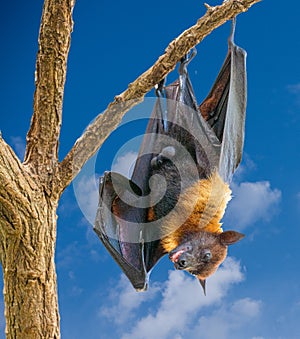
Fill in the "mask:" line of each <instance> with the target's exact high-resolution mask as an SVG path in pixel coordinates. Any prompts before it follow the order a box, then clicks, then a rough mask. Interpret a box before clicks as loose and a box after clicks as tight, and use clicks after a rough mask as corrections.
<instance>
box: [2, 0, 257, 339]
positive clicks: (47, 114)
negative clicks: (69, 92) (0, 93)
mask: <svg viewBox="0 0 300 339" xmlns="http://www.w3.org/2000/svg"><path fill="white" fill-rule="evenodd" d="M258 1H260V0H241V1H237V0H229V1H224V3H223V4H222V5H220V6H216V7H213V8H212V7H209V6H207V13H206V14H205V15H204V16H203V17H202V18H201V19H199V20H198V22H197V23H196V25H194V26H193V27H191V28H190V29H188V30H186V31H185V32H183V33H182V34H181V36H179V37H178V38H177V39H175V40H174V41H173V42H171V43H170V45H169V46H168V47H167V49H166V51H165V54H164V55H162V56H161V57H160V58H159V59H158V60H157V62H156V63H155V64H154V65H153V67H151V68H150V69H149V70H148V71H146V72H145V73H144V74H142V75H141V76H140V77H139V78H138V79H137V80H136V81H134V82H133V83H132V84H130V85H129V87H128V89H127V90H126V91H125V92H123V93H122V94H120V95H119V96H117V97H116V98H115V101H114V102H113V103H111V104H110V105H109V106H108V108H107V110H106V111H105V112H104V113H103V114H102V115H99V116H98V117H97V118H96V119H95V121H94V123H93V124H91V125H90V126H89V127H88V128H87V129H86V132H85V133H84V134H83V135H82V137H81V138H79V139H78V140H77V141H76V143H75V145H74V146H73V148H72V149H71V150H70V152H69V153H68V155H67V156H66V158H65V159H64V160H63V161H62V162H61V163H59V162H58V157H57V153H58V142H59V134H60V127H61V121H62V103H63V93H64V83H65V79H66V65H67V57H68V52H69V47H70V36H71V32H72V28H73V22H72V10H73V6H74V0H45V2H44V9H43V15H42V21H41V28H40V34H39V51H38V55H37V62H36V90H35V95H34V112H33V116H32V120H31V125H30V129H29V132H28V135H27V146H26V154H25V160H24V163H21V162H20V160H19V159H18V158H17V156H16V155H15V153H14V152H13V150H12V149H11V148H10V147H9V146H8V145H7V144H6V143H5V141H4V140H3V139H2V137H1V135H0V259H1V263H2V266H3V276H4V302H5V317H6V322H7V325H6V335H7V338H20V339H26V338H30V339H32V338H43V339H44V338H59V337H60V329H59V311H58V300H57V285H56V273H55V263H54V251H55V243H56V219H57V216H56V209H57V205H58V201H59V197H60V195H61V193H62V192H63V190H64V189H65V188H66V186H67V185H68V184H69V183H70V182H71V181H72V179H73V178H74V176H75V175H76V174H77V173H78V172H79V170H80V169H81V167H82V166H83V165H84V163H85V162H86V161H87V160H88V159H89V158H90V157H91V156H92V155H93V154H94V152H95V151H96V150H97V149H98V148H99V147H100V146H101V144H102V143H103V141H104V140H105V139H106V138H107V136H108V135H109V134H110V132H111V131H112V130H113V129H114V128H116V127H117V125H118V124H119V122H120V120H121V119H122V117H123V115H124V114H125V112H126V111H128V110H129V109H130V108H131V107H132V106H133V105H135V104H137V103H138V102H140V101H141V100H142V99H143V96H144V95H145V94H146V93H147V92H148V91H149V90H151V88H152V87H153V86H154V85H155V84H156V83H158V82H159V81H160V80H162V79H163V78H164V77H165V76H166V75H167V74H168V73H169V72H170V71H172V70H173V69H174V67H175V66H176V63H177V62H178V61H179V60H180V58H181V57H182V56H183V55H184V54H186V53H187V52H188V51H189V50H190V48H192V47H193V46H195V45H196V44H198V43H199V42H200V41H201V40H202V39H203V38H204V37H205V36H206V35H208V34H209V33H210V32H211V31H212V30H213V29H215V28H216V27H218V26H220V25H222V24H223V23H224V22H225V21H226V20H228V19H230V18H232V17H233V16H235V15H237V14H238V13H240V12H243V11H246V10H247V9H248V8H249V7H250V6H251V5H253V4H254V3H256V2H258Z"/></svg>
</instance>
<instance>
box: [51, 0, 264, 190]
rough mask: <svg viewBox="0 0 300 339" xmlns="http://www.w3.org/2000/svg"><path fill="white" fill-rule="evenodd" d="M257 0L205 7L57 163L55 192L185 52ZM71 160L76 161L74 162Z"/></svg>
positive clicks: (236, 1) (232, 0)
mask: <svg viewBox="0 0 300 339" xmlns="http://www.w3.org/2000/svg"><path fill="white" fill-rule="evenodd" d="M259 1H260V0H240V1H238V0H226V1H224V2H223V4H222V5H220V6H216V7H210V6H209V5H207V4H206V5H205V6H206V8H207V12H206V14H205V15H204V16H203V17H202V18H200V19H199V20H198V21H197V23H196V24H195V25H194V26H192V27H190V28H189V29H187V30H186V31H184V32H183V33H182V34H181V35H180V36H179V37H177V38H176V39H174V40H173V41H172V42H171V43H170V44H169V46H168V47H167V48H166V50H165V53H164V54H163V55H162V56H160V57H159V58H158V60H157V61H156V62H155V64H154V65H153V66H152V67H151V68H149V69H148V70H147V71H146V72H144V73H143V74H142V75H140V76H139V77H138V78H137V79H136V80H135V81H134V82H133V83H131V84H129V86H128V89H127V90H126V91H124V92H123V93H121V94H120V95H118V96H116V97H115V100H114V101H113V102H112V103H110V104H109V106H108V107H107V109H106V110H105V111H104V113H103V114H101V115H99V116H98V117H97V118H96V119H95V121H94V122H93V123H92V124H91V125H89V126H88V128H87V129H86V131H85V132H84V133H83V135H82V136H81V137H80V138H79V139H78V140H77V141H76V143H75V144H74V146H73V148H72V149H71V150H70V152H69V153H68V154H67V156H66V157H65V159H64V160H63V161H62V162H61V163H60V166H59V173H58V183H57V185H58V186H59V190H60V191H62V190H64V189H65V187H66V186H67V185H69V184H70V182H71V181H72V180H73V178H74V177H75V176H76V175H77V173H78V172H79V171H80V169H81V168H82V166H83V165H84V164H85V162H86V161H87V160H88V159H89V158H90V157H91V156H92V155H93V154H94V153H95V152H96V151H97V150H98V149H99V147H100V146H101V145H102V144H103V142H104V141H105V139H106V138H107V137H108V135H109V134H110V133H111V132H112V131H113V130H114V129H115V128H116V127H117V126H118V124H119V123H120V121H121V119H122V117H123V116H124V115H125V113H126V112H127V111H128V110H129V109H130V108H131V107H133V106H134V105H136V104H137V103H139V102H141V101H142V100H143V97H144V96H145V94H146V93H147V92H149V91H150V90H151V89H152V88H153V86H155V84H157V83H159V82H160V81H161V80H162V79H163V78H164V77H165V76H166V75H167V74H168V73H170V72H171V71H172V70H173V69H174V68H175V67H176V64H177V62H178V61H179V60H180V59H181V58H182V57H183V56H184V55H185V54H186V53H188V51H189V50H190V49H191V48H193V47H194V46H196V45H197V44H198V43H199V42H201V41H202V40H203V38H204V37H206V36H207V35H209V34H210V33H211V32H212V31H213V30H214V29H216V28H217V27H219V26H221V25H222V24H224V23H225V22H226V21H228V20H230V19H231V18H233V17H234V16H236V15H238V14H239V13H242V12H245V11H247V10H248V9H249V8H250V7H251V6H252V5H254V4H255V3H257V2H259ZM74 157H75V158H76V159H74Z"/></svg>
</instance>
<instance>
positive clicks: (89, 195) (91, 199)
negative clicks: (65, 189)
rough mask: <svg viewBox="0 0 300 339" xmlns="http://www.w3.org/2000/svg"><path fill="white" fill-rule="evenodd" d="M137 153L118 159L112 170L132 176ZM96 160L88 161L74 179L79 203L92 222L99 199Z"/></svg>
mask: <svg viewBox="0 0 300 339" xmlns="http://www.w3.org/2000/svg"><path fill="white" fill-rule="evenodd" d="M136 157H137V153H135V152H128V153H126V154H125V155H123V156H120V157H118V158H117V159H116V161H115V163H114V164H113V166H112V171H115V172H118V173H121V174H123V175H124V176H127V177H130V176H131V172H132V170H133V166H134V164H135V161H136ZM94 166H95V164H94V162H92V161H91V162H90V163H89V162H88V163H87V164H86V165H85V166H84V167H83V169H82V170H81V172H80V173H79V174H78V176H77V177H76V178H75V180H74V181H73V189H74V192H75V196H76V200H77V203H78V205H79V207H80V210H81V212H82V213H83V215H84V216H85V218H86V219H87V221H88V222H89V223H90V224H92V225H93V224H94V222H95V217H96V211H97V207H98V201H99V189H98V184H99V182H98V180H96V173H95V167H94Z"/></svg>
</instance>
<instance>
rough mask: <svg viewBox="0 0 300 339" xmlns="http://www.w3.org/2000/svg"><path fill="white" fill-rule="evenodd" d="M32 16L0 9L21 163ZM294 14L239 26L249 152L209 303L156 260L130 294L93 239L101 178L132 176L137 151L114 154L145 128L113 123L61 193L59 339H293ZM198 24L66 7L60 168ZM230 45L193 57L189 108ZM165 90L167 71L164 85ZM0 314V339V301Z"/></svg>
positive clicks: (163, 11)
mask: <svg viewBox="0 0 300 339" xmlns="http://www.w3.org/2000/svg"><path fill="white" fill-rule="evenodd" d="M219 3H220V1H210V2H209V4H210V5H217V4H219ZM42 5H43V1H42V0H29V1H26V2H24V1H20V0H16V1H3V0H2V1H1V2H0V26H1V29H0V32H1V33H0V39H1V53H0V86H1V90H0V102H1V108H0V110H1V114H0V130H1V132H2V136H3V138H4V139H5V140H6V142H8V143H9V144H10V145H11V146H12V147H13V149H14V150H15V152H16V153H17V154H18V156H19V157H20V158H22V156H23V153H24V147H25V146H24V145H25V137H26V133H27V131H28V128H29V124H30V117H31V114H32V98H33V93H34V69H35V57H36V53H37V37H38V30H39V23H40V17H41V11H42ZM299 12H300V4H299V2H297V1H296V0H293V1H289V2H287V3H286V4H283V3H280V2H271V1H268V0H264V1H262V2H261V3H259V4H256V5H255V6H253V7H252V8H251V9H250V10H249V11H248V12H247V13H244V14H241V15H239V17H238V20H237V28H236V38H235V41H236V43H237V44H239V45H240V46H241V47H243V48H245V49H246V50H247V53H248V56H247V69H248V105H247V119H246V138H245V147H244V156H243V161H242V164H241V165H240V167H239V169H238V171H237V173H236V175H235V176H234V181H233V183H232V185H231V187H232V190H233V196H234V198H233V199H232V201H231V202H230V203H229V206H228V209H227V212H226V215H225V217H224V220H223V222H224V223H223V228H224V229H235V230H238V231H241V232H243V233H245V234H246V237H245V238H244V239H243V240H242V241H241V242H239V243H238V244H236V245H234V246H232V247H230V249H229V255H228V258H227V260H226V261H225V263H224V264H223V265H222V266H221V268H220V269H219V270H218V271H217V273H216V274H215V275H214V276H213V277H211V278H209V279H208V281H207V296H206V297H205V296H204V295H203V293H202V291H201V289H200V287H199V283H198V282H197V281H195V279H194V278H193V277H191V276H189V275H187V274H185V273H183V272H179V271H175V270H174V268H173V265H172V263H171V262H169V260H168V259H167V258H163V259H162V260H161V261H160V262H159V264H158V265H157V266H156V267H155V268H154V270H153V272H152V274H151V278H150V288H149V290H148V291H147V292H144V293H136V292H135V291H134V290H133V288H132V287H131V285H130V284H129V282H128V281H127V279H126V278H125V277H124V275H123V274H122V273H121V270H120V269H119V267H118V266H117V265H116V264H115V263H114V261H113V260H112V258H111V257H110V256H109V254H108V253H107V252H106V250H105V248H104V247H103V245H102V244H101V243H100V241H99V240H98V238H97V236H96V234H95V233H94V232H93V229H92V223H93V220H94V215H95V212H96V207H97V199H98V197H97V180H98V177H99V175H101V174H102V173H103V172H104V171H105V170H110V169H111V168H113V169H114V170H119V171H120V172H122V173H129V171H130V168H131V167H132V164H133V163H134V159H135V156H136V151H137V150H135V149H131V148H130V147H128V148H126V147H125V148H124V147H123V146H124V145H127V144H128V145H129V144H130V143H128V142H129V141H130V140H131V139H132V138H134V137H136V136H137V135H140V134H142V133H143V129H144V127H145V124H144V122H143V121H142V122H137V124H134V125H133V126H129V125H130V124H127V125H126V124H125V125H124V123H123V125H122V126H121V127H120V128H118V129H117V130H116V131H115V132H114V133H113V134H112V135H111V136H110V137H109V138H108V139H107V140H106V142H105V143H104V145H103V147H102V148H101V150H100V151H99V152H98V153H97V156H96V158H95V159H94V160H93V161H91V162H90V163H89V164H88V165H87V166H86V167H85V168H84V169H83V172H82V173H81V176H79V177H78V178H77V179H76V180H75V181H74V183H73V184H71V185H70V186H69V187H68V188H67V189H66V191H65V192H64V194H63V196H62V199H61V201H60V205H59V208H58V216H59V218H58V231H57V247H56V258H55V261H56V266H57V275H58V291H59V307H60V314H61V332H62V337H63V338H66V339H79V338H88V339H99V338H100V339H102V338H124V339H125V338H126V339H127V338H145V339H146V338H155V337H156V338H161V339H165V338H166V339H167V338H175V339H181V338H192V339H193V338H203V339H210V338H221V339H227V338H228V339H229V338H230V339H235V338H246V339H296V338H299V337H300V324H299V318H300V282H299V260H300V254H299V239H300V182H299V162H300V160H299V159H300V151H299V144H300V127H299V126H300V114H299V110H300V67H299V64H300V40H299V24H298V21H299ZM204 13H205V7H204V6H203V5H202V3H201V2H199V1H195V0H187V1H185V2H184V4H183V2H182V1H178V0H172V1H170V0H166V1H163V2H160V3H153V2H148V1H144V2H141V1H136V0H129V1H126V2H124V1H111V2H109V1H103V0H90V1H80V0H78V1H77V4H76V6H75V9H74V32H73V34H72V44H71V50H70V55H69V60H68V75H67V81H66V87H65V100H64V107H63V125H62V130H61V139H60V149H59V157H60V159H61V160H62V159H63V157H64V156H65V155H66V154H67V152H68V150H69V149H70V148H71V147H72V145H73V143H74V142H75V140H76V139H77V138H78V137H79V136H80V135H81V133H82V132H83V131H84V129H85V128H86V127H87V125H88V124H89V123H90V122H91V121H92V120H93V119H94V118H95V117H96V116H97V115H98V114H99V113H101V112H102V111H103V110H104V109H105V108H106V106H107V105H108V103H109V102H111V101H112V100H113V98H114V96H115V95H117V94H120V93H121V92H122V91H124V90H125V89H126V88H127V85H128V84H129V83H130V82H132V81H133V80H134V79H135V78H136V77H137V76H138V75H140V74H141V73H142V72H144V71H145V70H146V69H147V68H149V67H150V66H151V65H152V64H153V63H154V62H155V60H156V59H157V58H158V57H159V56H160V55H161V54H162V53H163V51H164V49H165V48H166V47H167V45H168V43H169V42H170V41H172V40H173V39H174V38H175V37H176V36H178V35H179V34H180V33H181V32H182V31H183V30H185V29H186V28H188V27H189V26H191V25H193V24H194V23H195V22H196V21H197V19H198V18H200V17H201V16H202V15H203V14H204ZM229 31H230V24H229V23H227V24H225V25H223V26H222V27H220V28H218V29H217V30H215V31H214V32H213V33H212V34H210V35H209V36H208V37H207V38H205V40H204V41H203V42H202V43H201V44H199V45H198V46H197V50H198V54H197V56H196V58H195V59H194V60H193V61H192V63H191V64H190V66H189V73H190V77H191V80H192V83H193V86H194V90H195V93H196V96H197V98H198V102H201V100H202V99H203V98H204V97H205V95H206V93H207V92H208V90H209V88H210V86H211V84H212V82H213V80H214V78H215V76H216V75H217V73H218V69H219V68H220V66H221V64H222V62H223V60H224V58H225V55H226V50H227V37H228V34H229ZM176 76H177V73H176V71H174V72H173V73H172V74H170V75H169V76H168V82H170V81H172V79H175V78H176ZM152 96H153V92H151V93H149V94H148V97H149V99H147V100H146V104H147V105H148V103H149V107H150V106H151V105H150V104H151V103H153V99H151V97H152ZM137 111H138V110H137ZM129 117H130V116H129ZM128 119H129V120H128V121H130V119H131V118H128ZM129 146H130V145H129ZM0 288H1V289H2V288H3V287H2V286H1V287H0ZM0 306H1V314H0V337H1V338H4V327H5V325H4V315H3V297H2V296H1V297H0Z"/></svg>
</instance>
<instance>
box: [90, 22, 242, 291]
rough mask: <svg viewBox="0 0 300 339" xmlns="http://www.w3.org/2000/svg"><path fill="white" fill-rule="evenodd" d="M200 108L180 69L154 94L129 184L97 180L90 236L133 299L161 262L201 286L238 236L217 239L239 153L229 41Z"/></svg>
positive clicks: (237, 53)
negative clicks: (120, 274)
mask: <svg viewBox="0 0 300 339" xmlns="http://www.w3.org/2000/svg"><path fill="white" fill-rule="evenodd" d="M234 29H235V21H233V25H232V31H231V34H230V37H229V39H228V52H227V55H226V58H225V61H224V63H223V65H222V67H221V69H220V71H219V74H218V76H217V78H216V80H215V82H214V84H213V86H212V88H211V90H210V92H209V94H208V95H207V97H206V98H205V99H204V101H203V102H202V103H201V104H200V105H198V104H197V101H196V98H195V94H194V91H193V88H192V84H191V81H190V78H189V75H188V72H187V66H188V64H189V62H190V61H191V59H192V58H193V57H194V54H195V52H194V51H192V52H191V53H190V54H189V55H187V56H185V57H184V58H183V59H182V60H181V62H180V65H179V77H178V79H177V80H176V81H174V82H173V83H171V84H170V85H167V86H165V84H164V82H161V83H160V84H158V85H157V87H156V93H157V96H158V98H157V100H156V103H155V106H154V108H153V111H152V114H151V116H150V119H149V122H148V126H147V129H146V132H145V135H144V137H143V142H142V144H141V146H140V150H139V154H138V158H137V160H136V163H135V167H134V170H133V174H132V176H131V179H130V180H129V179H127V178H125V177H124V176H122V175H121V174H118V173H115V172H105V173H104V175H103V177H102V178H101V180H100V185H99V205H98V210H97V215H96V220H95V226H94V230H95V232H96V233H97V235H98V236H99V238H100V240H101V241H102V243H103V244H104V246H105V247H106V249H107V250H108V252H109V253H110V254H111V256H112V257H113V258H114V260H115V261H116V262H117V264H118V265H119V266H120V267H121V269H122V270H123V272H124V273H125V274H126V276H127V277H128V279H129V280H130V282H131V283H132V285H133V287H134V288H135V289H136V290H137V291H144V290H146V289H147V287H148V280H149V274H150V271H151V270H152V268H153V267H154V266H155V265H156V263H157V262H158V261H159V259H160V258H161V257H162V256H164V255H165V254H168V256H169V258H170V260H171V261H172V262H173V263H174V266H175V268H176V269H179V270H185V271H187V272H189V273H191V274H192V275H194V276H196V277H197V278H198V280H199V282H200V284H201V286H202V288H203V290H204V293H205V283H206V279H207V278H208V277H209V276H210V275H211V274H213V273H214V272H215V271H216V270H217V268H218V267H219V265H220V264H221V263H222V262H223V261H224V259H225V258H226V255H227V249H228V246H229V245H232V244H234V243H236V242H237V241H239V240H240V239H242V238H243V237H244V235H243V234H241V233H239V232H237V231H233V230H227V231H223V229H222V224H221V219H222V217H223V215H224V212H225V209H226V206H227V203H228V201H229V200H230V198H231V190H230V187H229V184H230V182H231V180H232V176H233V174H234V172H235V170H236V168H237V167H238V165H239V163H240V161H241V158H242V151H243V144H244V129H245V112H246V92H247V81H246V52H245V51H244V50H243V49H242V48H240V47H238V46H237V45H236V44H235V43H234V40H233V37H234Z"/></svg>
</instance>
